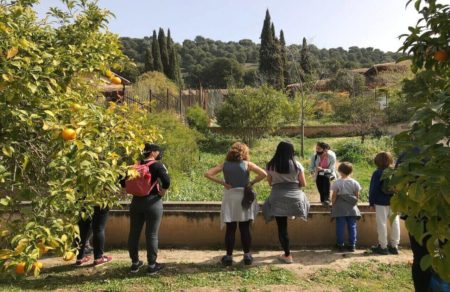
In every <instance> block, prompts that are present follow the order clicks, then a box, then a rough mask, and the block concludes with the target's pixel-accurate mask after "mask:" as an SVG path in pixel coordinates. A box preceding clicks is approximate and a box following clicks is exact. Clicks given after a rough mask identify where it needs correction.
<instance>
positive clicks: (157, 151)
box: [142, 143, 162, 160]
mask: <svg viewBox="0 0 450 292" xmlns="http://www.w3.org/2000/svg"><path fill="white" fill-rule="evenodd" d="M142 154H143V155H144V158H145V159H149V158H151V159H155V160H161V158H162V150H161V147H160V146H159V145H157V144H152V143H145V146H144V151H143V152H142Z"/></svg>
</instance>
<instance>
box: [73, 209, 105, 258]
mask: <svg viewBox="0 0 450 292" xmlns="http://www.w3.org/2000/svg"><path fill="white" fill-rule="evenodd" d="M108 211H109V210H108V209H100V207H94V214H93V215H92V217H90V218H87V219H86V220H80V221H78V226H79V228H80V242H79V246H78V255H77V259H79V260H81V259H82V258H83V257H84V251H85V248H86V243H87V241H88V240H89V234H90V229H91V227H92V245H93V247H94V259H96V260H97V259H100V258H101V257H102V256H103V249H104V247H105V226H106V221H107V220H108Z"/></svg>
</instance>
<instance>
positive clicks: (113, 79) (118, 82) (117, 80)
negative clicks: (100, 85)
mask: <svg viewBox="0 0 450 292" xmlns="http://www.w3.org/2000/svg"><path fill="white" fill-rule="evenodd" d="M111 82H112V83H113V84H121V83H122V79H120V78H119V77H117V76H114V77H113V78H111Z"/></svg>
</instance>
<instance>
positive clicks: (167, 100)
mask: <svg viewBox="0 0 450 292" xmlns="http://www.w3.org/2000/svg"><path fill="white" fill-rule="evenodd" d="M166 109H167V110H169V88H167V90H166Z"/></svg>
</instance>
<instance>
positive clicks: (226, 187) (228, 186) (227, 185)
mask: <svg viewBox="0 0 450 292" xmlns="http://www.w3.org/2000/svg"><path fill="white" fill-rule="evenodd" d="M223 186H224V187H225V189H226V190H229V189H232V188H233V187H232V186H231V185H229V184H227V183H226V182H224V183H223Z"/></svg>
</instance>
